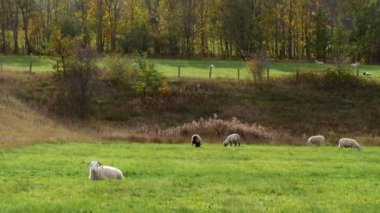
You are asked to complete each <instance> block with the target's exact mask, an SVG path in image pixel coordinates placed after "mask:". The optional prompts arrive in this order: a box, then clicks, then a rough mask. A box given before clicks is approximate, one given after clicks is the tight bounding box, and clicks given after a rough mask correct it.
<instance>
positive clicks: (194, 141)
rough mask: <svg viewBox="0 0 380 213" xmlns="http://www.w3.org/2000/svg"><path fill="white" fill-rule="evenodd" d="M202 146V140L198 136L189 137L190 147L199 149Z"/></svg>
mask: <svg viewBox="0 0 380 213" xmlns="http://www.w3.org/2000/svg"><path fill="white" fill-rule="evenodd" d="M201 144H202V138H201V136H199V135H198V134H194V135H193V136H191V146H193V145H195V147H200V146H201Z"/></svg>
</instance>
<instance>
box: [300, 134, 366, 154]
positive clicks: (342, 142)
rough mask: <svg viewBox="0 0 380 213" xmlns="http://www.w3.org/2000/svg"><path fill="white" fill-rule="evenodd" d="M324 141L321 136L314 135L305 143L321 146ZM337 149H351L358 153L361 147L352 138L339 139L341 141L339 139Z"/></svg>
mask: <svg viewBox="0 0 380 213" xmlns="http://www.w3.org/2000/svg"><path fill="white" fill-rule="evenodd" d="M325 141H326V139H325V137H324V136H323V135H314V136H311V137H310V138H309V139H308V140H307V143H308V144H314V145H322V144H324V143H325ZM338 147H339V148H340V149H343V148H351V149H356V150H358V151H360V150H361V149H362V148H361V146H360V145H359V143H358V142H357V141H356V140H355V139H352V138H341V139H339V141H338Z"/></svg>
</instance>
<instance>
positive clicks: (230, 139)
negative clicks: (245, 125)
mask: <svg viewBox="0 0 380 213" xmlns="http://www.w3.org/2000/svg"><path fill="white" fill-rule="evenodd" d="M232 143H235V146H236V145H239V146H240V135H239V134H237V133H234V134H231V135H229V136H228V137H227V138H226V140H224V142H223V145H224V146H225V147H226V146H227V145H228V144H230V146H232Z"/></svg>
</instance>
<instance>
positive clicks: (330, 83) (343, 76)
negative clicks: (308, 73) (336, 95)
mask: <svg viewBox="0 0 380 213" xmlns="http://www.w3.org/2000/svg"><path fill="white" fill-rule="evenodd" d="M322 82H323V87H324V88H327V89H334V88H335V89H352V88H357V87H358V86H359V84H360V81H359V78H358V77H357V76H356V75H355V74H354V73H353V72H352V70H348V69H344V68H342V67H337V68H334V69H327V70H326V72H325V75H324V76H323V78H322Z"/></svg>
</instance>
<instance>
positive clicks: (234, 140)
mask: <svg viewBox="0 0 380 213" xmlns="http://www.w3.org/2000/svg"><path fill="white" fill-rule="evenodd" d="M240 140H241V137H240V135H239V134H237V133H234V134H231V135H229V136H228V137H227V138H226V139H225V140H224V141H223V145H224V146H225V147H227V146H228V144H229V145H230V146H232V144H235V146H240ZM325 141H326V139H325V137H324V136H323V135H314V136H311V137H310V138H309V139H308V140H307V143H308V144H314V145H322V144H324V143H325ZM191 145H192V146H195V147H200V146H201V145H202V138H201V136H199V135H198V134H194V135H193V136H191ZM338 147H339V148H340V149H343V148H351V149H356V150H361V147H360V145H359V143H358V142H357V141H356V140H355V139H351V138H341V139H340V140H339V142H338ZM88 166H89V167H90V171H89V173H90V175H89V179H90V180H104V179H120V180H124V176H123V173H122V172H121V171H120V170H119V169H117V168H115V167H112V166H106V165H103V164H102V163H100V162H98V161H90V162H89V163H88Z"/></svg>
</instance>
